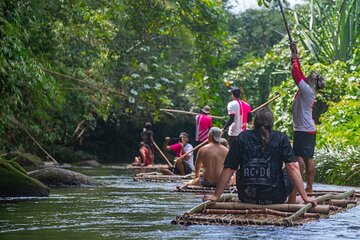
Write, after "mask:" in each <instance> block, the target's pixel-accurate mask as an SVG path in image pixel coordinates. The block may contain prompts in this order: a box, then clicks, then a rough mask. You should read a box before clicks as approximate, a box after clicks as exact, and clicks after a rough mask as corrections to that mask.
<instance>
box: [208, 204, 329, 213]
mask: <svg viewBox="0 0 360 240" xmlns="http://www.w3.org/2000/svg"><path fill="white" fill-rule="evenodd" d="M302 207H304V205H303V204H270V205H258V204H250V203H241V202H216V203H215V204H214V205H211V206H209V208H216V209H237V210H245V209H249V208H251V209H263V208H269V209H272V210H276V211H286V212H296V211H298V210H299V209H301V208H302ZM309 211H310V212H312V213H321V214H329V212H330V208H329V206H328V205H318V206H316V207H312V206H310V209H309Z"/></svg>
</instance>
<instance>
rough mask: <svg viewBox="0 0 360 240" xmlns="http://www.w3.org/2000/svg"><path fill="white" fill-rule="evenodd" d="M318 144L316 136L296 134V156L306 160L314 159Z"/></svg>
mask: <svg viewBox="0 0 360 240" xmlns="http://www.w3.org/2000/svg"><path fill="white" fill-rule="evenodd" d="M315 144H316V134H311V133H307V132H299V131H296V132H294V144H293V148H294V154H295V156H299V157H304V158H313V157H314V151H315Z"/></svg>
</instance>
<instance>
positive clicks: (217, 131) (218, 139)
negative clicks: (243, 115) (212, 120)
mask: <svg viewBox="0 0 360 240" xmlns="http://www.w3.org/2000/svg"><path fill="white" fill-rule="evenodd" d="M209 135H212V137H213V138H214V140H215V141H216V142H218V143H220V142H221V129H220V128H218V127H212V128H210V131H209Z"/></svg>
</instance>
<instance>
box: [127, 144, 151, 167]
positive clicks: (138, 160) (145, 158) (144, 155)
mask: <svg viewBox="0 0 360 240" xmlns="http://www.w3.org/2000/svg"><path fill="white" fill-rule="evenodd" d="M131 165H132V166H148V165H151V156H150V151H149V149H148V148H147V147H146V144H145V143H144V142H143V141H141V142H140V143H139V156H136V157H135V159H134V162H132V163H131Z"/></svg>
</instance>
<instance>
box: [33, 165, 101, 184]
mask: <svg viewBox="0 0 360 240" xmlns="http://www.w3.org/2000/svg"><path fill="white" fill-rule="evenodd" d="M28 175H29V176H30V177H33V178H35V179H37V180H39V181H40V182H42V183H44V184H45V185H47V186H49V187H80V186H100V185H101V184H100V183H98V182H97V181H96V180H94V179H92V178H91V177H89V176H86V175H84V174H82V173H78V172H74V171H70V170H67V169H63V168H57V167H48V168H44V169H39V170H35V171H32V172H29V173H28Z"/></svg>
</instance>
